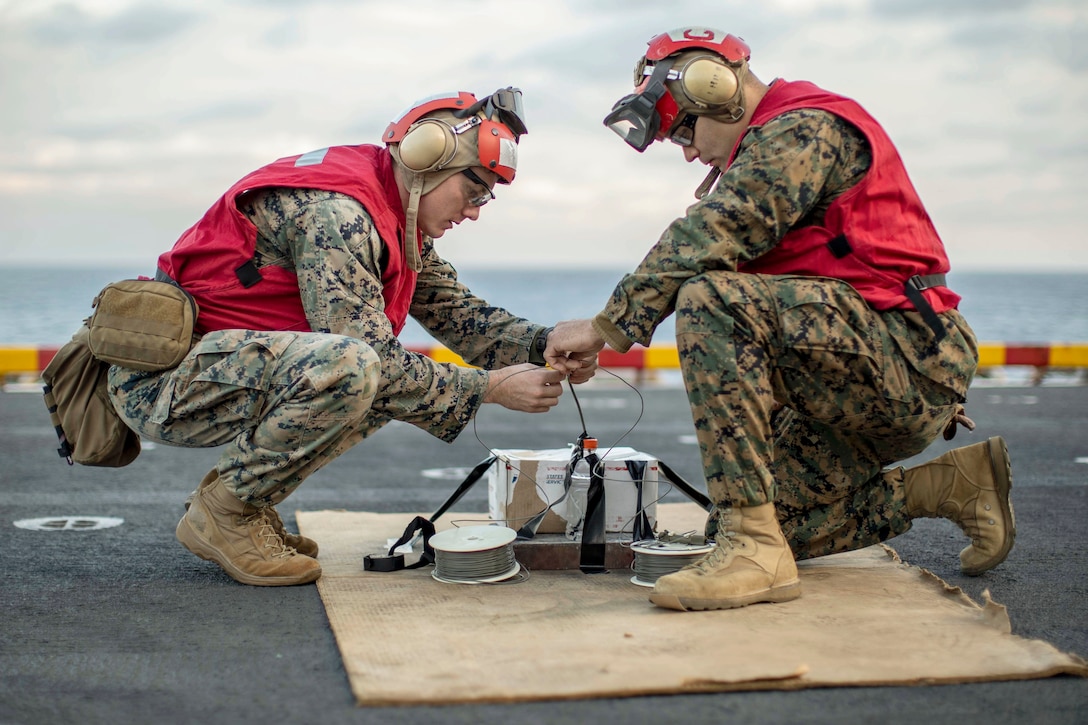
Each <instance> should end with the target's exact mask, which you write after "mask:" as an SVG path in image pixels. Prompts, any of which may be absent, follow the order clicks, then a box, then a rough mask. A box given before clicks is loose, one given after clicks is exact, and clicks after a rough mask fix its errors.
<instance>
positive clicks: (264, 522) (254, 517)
mask: <svg viewBox="0 0 1088 725" xmlns="http://www.w3.org/2000/svg"><path fill="white" fill-rule="evenodd" d="M242 524H243V525H245V526H254V527H257V536H259V537H260V538H261V539H263V540H264V548H265V549H268V553H269V556H271V557H273V558H275V559H286V558H287V557H289V556H294V555H295V550H294V549H293V548H291V547H290V546H287V544H285V543H284V541H283V537H282V536H280V533H279V532H278V531H276V526H275V523H274V522H273V520H272V517H271V516H270V515H269V513H268V509H267V508H262V509H257V510H256V511H254V512H253V513H251V514H248V515H246V516H243V517H242Z"/></svg>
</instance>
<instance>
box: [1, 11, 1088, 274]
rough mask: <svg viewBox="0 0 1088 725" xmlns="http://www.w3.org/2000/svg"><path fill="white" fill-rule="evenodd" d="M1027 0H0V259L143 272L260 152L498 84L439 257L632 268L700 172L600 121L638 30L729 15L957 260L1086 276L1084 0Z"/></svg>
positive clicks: (760, 66)
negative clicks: (867, 146)
mask: <svg viewBox="0 0 1088 725" xmlns="http://www.w3.org/2000/svg"><path fill="white" fill-rule="evenodd" d="M1040 5H1041V4H1039V3H1029V2H1026V1H1025V2H1016V1H1012V0H1006V1H1004V2H991V1H989V0H987V2H981V0H980V1H978V2H966V1H962V2H957V3H953V4H948V3H946V2H943V0H926V1H925V2H923V1H921V0H915V1H914V2H907V1H906V0H904V1H902V2H900V1H898V0H896V1H893V0H841V1H839V2H835V1H833V0H826V1H821V0H777V1H776V2H768V3H760V4H758V5H757V4H753V3H743V4H742V3H728V2H727V3H722V2H713V3H712V2H704V1H699V0H678V1H676V2H670V3H660V2H648V1H647V2H631V1H628V2H619V1H618V0H556V1H555V2H547V3H541V2H528V1H526V2H514V1H511V0H505V1H500V0H480V1H470V0H446V1H445V2H438V1H436V0H424V1H415V2H412V3H410V4H408V3H392V4H391V3H386V2H358V1H352V2H347V1H337V0H327V1H324V2H321V1H311V2H257V1H256V0H249V1H243V0H234V1H230V0H226V1H224V0H156V1H155V2H152V1H151V0H131V1H127V2H126V1H122V0H116V1H109V2H107V1H106V0H69V1H68V2H63V3H49V2H35V3H24V2H17V1H16V0H9V1H8V2H3V1H2V0H0V108H3V109H4V112H3V113H0V263H12V262H28V261H34V260H47V259H56V258H63V259H67V260H69V261H80V262H93V261H103V262H109V261H125V262H128V261H134V260H146V264H147V265H148V266H151V265H152V264H153V263H154V259H155V257H156V256H157V255H158V254H159V253H160V252H161V251H163V250H164V249H166V248H167V247H169V246H170V244H172V243H173V241H174V240H175V239H176V238H177V236H178V235H179V234H180V232H181V231H183V230H184V229H185V228H186V227H188V226H189V225H190V224H191V223H192V222H193V221H195V220H196V218H197V217H199V215H200V214H201V213H203V211H204V210H205V209H206V208H207V207H208V206H209V205H210V204H211V203H212V202H213V201H214V200H215V199H216V197H217V196H218V195H219V194H220V193H222V191H223V190H224V189H226V187H228V186H229V185H230V184H231V183H233V182H234V181H235V180H237V179H238V178H239V177H240V176H242V175H243V174H245V173H247V172H249V171H251V170H252V169H254V168H256V167H258V166H260V165H262V164H264V163H267V162H268V161H271V160H273V159H275V158H278V157H280V156H284V155H288V154H292V153H300V152H303V151H307V150H310V149H312V148H317V147H320V146H324V145H328V144H336V143H360V142H373V141H376V140H377V139H378V137H379V135H380V133H381V131H382V129H384V127H385V124H386V123H387V122H388V120H389V119H390V118H392V117H393V116H394V115H395V114H396V113H397V112H398V111H399V110H401V109H402V108H403V107H405V106H406V105H408V104H409V103H410V102H411V101H412V100H414V99H416V98H418V97H421V96H423V95H427V94H429V93H433V92H436V91H442V90H450V89H457V88H462V89H465V90H471V91H474V92H477V93H486V92H489V91H491V90H493V89H494V88H497V87H501V86H505V85H517V86H520V87H521V88H522V89H523V90H524V91H525V95H526V105H527V110H528V113H529V126H530V133H529V135H528V136H527V137H526V138H525V140H524V142H523V144H522V150H521V154H520V156H521V165H520V176H519V179H518V181H517V182H516V183H515V184H514V185H513V186H511V187H510V188H503V189H501V190H500V192H499V195H500V201H498V202H496V203H495V204H493V205H491V206H489V207H488V208H487V209H486V210H485V211H484V213H483V216H482V218H481V220H480V221H479V222H477V223H475V224H470V225H463V226H461V227H459V228H458V229H457V230H455V231H454V232H451V234H450V235H449V238H448V239H444V240H442V242H441V244H442V245H443V246H442V249H443V251H444V252H446V253H447V254H448V255H449V256H450V258H451V259H453V260H454V261H455V262H456V263H458V265H459V266H469V265H479V264H509V265H517V264H533V265H541V264H549V265H568V264H584V265H602V264H607V265H609V266H612V267H615V266H630V265H633V264H635V263H637V262H638V260H639V259H641V258H642V256H643V254H644V253H645V251H646V249H647V248H648V247H649V246H650V245H651V244H652V243H653V242H654V241H655V240H656V239H657V237H658V235H659V234H660V232H661V231H662V229H663V228H664V226H665V225H666V224H668V223H669V221H671V220H672V219H673V218H675V217H677V216H679V215H681V214H682V213H683V211H684V209H685V208H686V206H687V205H688V204H690V203H691V201H693V198H692V191H693V189H694V188H695V186H696V185H698V183H699V181H701V179H702V177H703V175H704V169H703V168H702V167H696V166H691V165H688V164H685V163H683V160H682V156H681V155H680V153H679V152H678V151H677V150H676V149H674V148H664V147H655V148H651V149H650V150H648V151H647V152H646V153H645V154H641V155H640V154H637V153H635V152H633V151H631V150H629V149H628V148H627V147H626V146H625V145H624V144H623V143H622V142H621V141H619V140H618V139H616V138H615V137H614V136H613V135H612V134H611V133H610V132H609V131H608V130H607V129H605V128H604V127H603V126H602V125H601V118H602V117H603V116H604V114H605V113H606V112H607V111H608V109H609V108H610V107H611V105H612V103H613V102H614V101H615V100H616V99H617V98H618V97H619V96H620V95H622V94H623V93H626V92H627V91H628V90H629V89H630V72H631V68H632V67H633V65H634V62H635V60H636V59H637V58H638V56H639V55H640V54H641V51H642V49H643V48H644V47H645V43H646V41H647V40H648V39H649V38H650V37H651V36H652V35H654V34H656V33H657V32H660V31H663V30H667V29H670V28H672V27H676V26H679V25H682V24H684V23H689V22H694V23H705V24H709V25H716V24H720V23H723V22H726V21H729V20H731V21H732V22H733V23H734V25H732V26H728V27H725V28H724V29H726V30H729V31H730V32H734V33H736V34H738V35H740V36H742V37H744V38H745V39H746V40H747V41H748V42H749V43H750V45H751V46H752V48H753V70H754V71H755V72H756V74H757V75H759V76H760V77H761V78H763V79H764V80H770V79H771V78H773V77H776V76H782V77H786V78H790V79H808V80H813V81H815V82H817V83H819V84H821V85H824V86H825V87H827V88H829V89H831V90H835V91H838V92H841V93H844V94H846V95H849V96H852V97H854V98H856V99H858V100H859V101H861V102H862V104H863V105H865V106H866V107H867V108H868V109H869V110H870V111H871V112H872V113H873V114H874V115H875V116H876V117H877V118H878V119H879V120H880V121H881V122H882V124H883V125H884V126H885V127H886V128H887V129H888V131H889V133H890V134H891V136H892V138H893V139H895V140H896V142H897V144H898V145H899V149H900V152H901V153H902V155H903V157H904V159H905V160H906V162H907V166H908V169H909V171H910V173H911V176H912V179H913V180H914V183H915V185H916V186H917V187H918V189H919V192H920V193H921V195H922V198H923V200H925V201H926V203H927V204H928V206H929V210H930V213H931V215H932V216H933V218H934V220H935V221H936V223H937V226H938V229H939V230H940V232H941V234H942V236H943V237H944V239H945V242H946V244H947V245H948V246H949V249H950V255H951V257H952V259H953V264H954V266H955V267H957V268H960V269H971V268H1009V269H1025V268H1044V267H1061V268H1063V269H1070V268H1079V269H1088V244H1085V243H1084V241H1085V236H1086V234H1085V231H1086V228H1088V226H1086V223H1085V221H1084V215H1083V213H1082V211H1081V208H1080V207H1082V205H1083V204H1082V201H1081V200H1082V199H1084V198H1085V196H1086V192H1088V188H1086V187H1088V182H1086V181H1085V180H1084V173H1083V170H1084V168H1085V156H1086V152H1088V144H1086V142H1085V141H1084V140H1083V139H1084V138H1085V131H1086V130H1088V129H1086V128H1085V121H1084V119H1085V118H1086V114H1085V111H1086V110H1088V75H1086V74H1088V51H1085V50H1084V48H1086V47H1088V45H1086V44H1085V43H1084V40H1085V39H1086V36H1088V11H1085V10H1083V9H1081V3H1079V2H1076V1H1075V0H1068V1H1065V2H1051V3H1048V4H1046V6H1045V7H1039V6H1040ZM723 18H724V19H725V20H723Z"/></svg>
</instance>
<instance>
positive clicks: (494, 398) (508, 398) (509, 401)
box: [484, 363, 565, 413]
mask: <svg viewBox="0 0 1088 725" xmlns="http://www.w3.org/2000/svg"><path fill="white" fill-rule="evenodd" d="M564 377H565V376H564V375H563V373H561V372H559V371H557V370H549V369H547V368H542V367H538V366H536V365H533V364H532V363H524V364H522V365H511V366H510V367H508V368H502V369H501V370H492V371H491V372H490V373H489V374H488V383H487V393H485V394H484V402H485V403H498V404H499V405H501V406H502V407H504V408H509V409H510V410H519V411H521V412H522V413H546V412H548V410H550V409H551V408H553V407H555V406H556V405H558V404H559V396H560V395H562V394H563V385H562V382H563V378H564Z"/></svg>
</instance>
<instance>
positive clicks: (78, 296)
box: [0, 266, 1088, 345]
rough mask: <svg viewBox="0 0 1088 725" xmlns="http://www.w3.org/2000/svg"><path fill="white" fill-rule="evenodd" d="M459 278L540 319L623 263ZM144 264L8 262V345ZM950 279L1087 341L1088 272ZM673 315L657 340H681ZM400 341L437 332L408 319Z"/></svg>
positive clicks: (74, 317) (2, 298)
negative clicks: (11, 264) (84, 265)
mask: <svg viewBox="0 0 1088 725" xmlns="http://www.w3.org/2000/svg"><path fill="white" fill-rule="evenodd" d="M458 271H459V276H460V278H461V279H462V280H463V281H464V282H465V283H466V284H468V286H469V287H470V288H471V289H472V290H473V291H474V292H475V293H476V294H478V295H479V296H481V297H483V298H484V299H486V300H488V301H489V302H491V303H492V304H497V305H501V306H503V307H506V308H507V309H508V310H510V311H511V312H513V313H515V314H518V315H521V316H523V317H526V318H529V319H531V320H534V321H536V322H540V323H541V324H552V323H554V322H557V321H559V320H565V319H572V318H581V317H589V316H592V315H594V314H596V313H597V312H598V311H600V309H601V308H602V307H603V306H604V304H605V302H606V301H607V300H608V297H609V295H610V293H611V291H612V288H613V287H614V286H615V284H616V282H617V281H618V280H619V279H620V277H621V276H622V275H623V273H624V271H625V270H623V269H579V270H546V269H545V270H542V269H531V268H511V269H460V270H458ZM153 272H154V269H144V268H139V267H120V266H118V267H88V268H75V267H71V268H69V267H50V268H47V267H0V345H57V344H62V343H64V342H66V341H67V340H68V339H69V338H70V337H71V334H72V333H73V332H74V331H75V330H76V328H78V327H79V324H80V321H81V320H82V319H83V318H84V317H86V316H88V315H89V314H90V313H91V311H92V310H91V300H92V299H93V298H94V296H95V294H97V293H98V291H99V290H101V289H102V287H104V286H105V285H106V284H108V283H109V282H113V281H116V280H119V279H127V278H132V277H135V276H137V275H139V274H151V273H153ZM949 286H950V287H952V289H954V290H955V291H956V292H958V293H959V294H960V295H962V296H963V302H962V303H961V304H960V310H961V311H962V312H963V314H964V315H965V316H966V318H967V320H968V322H969V323H970V324H971V326H972V327H973V328H974V330H975V334H976V335H977V336H978V338H979V340H980V341H983V342H1004V343H1048V342H1088V273H1048V274H1042V273H1032V274H1024V273H1010V272H1001V273H997V272H985V273H983V272H960V273H953V274H952V275H950V276H949ZM674 334H675V331H674V327H673V322H672V319H671V318H670V319H668V320H666V321H665V323H664V324H662V325H661V327H660V328H658V331H657V333H656V334H655V336H654V342H655V343H660V344H673V343H674V342H675V340H674ZM401 340H402V341H403V342H404V343H405V344H411V345H427V344H431V343H432V342H433V340H432V339H431V338H430V336H429V335H428V334H427V333H426V331H424V330H423V329H422V328H421V327H419V326H418V325H417V324H415V322H413V321H409V324H408V325H407V326H406V328H405V330H404V332H403V333H402V334H401Z"/></svg>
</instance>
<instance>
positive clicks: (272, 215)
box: [240, 188, 542, 441]
mask: <svg viewBox="0 0 1088 725" xmlns="http://www.w3.org/2000/svg"><path fill="white" fill-rule="evenodd" d="M240 208H241V209H242V211H243V212H244V213H245V214H246V215H247V216H249V217H250V219H251V220H252V221H253V222H254V224H255V225H256V226H257V230H258V232H259V235H258V238H257V257H258V262H257V264H258V267H259V266H261V264H262V263H263V264H278V265H281V266H285V267H289V268H293V269H294V270H295V273H296V274H297V275H298V279H299V288H300V290H301V291H302V305H303V308H304V309H305V310H306V318H307V321H308V322H309V323H310V329H312V330H313V331H315V332H331V333H336V334H340V335H347V336H348V337H354V338H357V339H360V340H364V341H365V342H367V344H369V345H370V346H371V347H372V348H373V349H374V351H375V352H376V353H377V354H378V358H379V359H380V360H381V362H382V381H381V386H380V391H379V393H378V397H377V398H376V399H375V400H374V410H375V412H376V413H377V414H379V415H381V416H384V417H386V418H387V419H397V420H401V421H405V422H408V423H411V424H413V425H416V426H418V427H420V428H422V429H423V430H426V431H427V432H428V433H431V434H432V435H434V436H436V437H438V438H441V439H442V440H445V441H451V440H453V439H454V438H456V437H457V435H458V434H459V433H460V432H461V430H462V429H463V428H464V426H465V425H467V424H468V422H469V421H470V420H471V419H472V416H473V415H475V413H476V410H477V409H478V408H479V406H480V403H481V401H482V399H483V395H484V392H485V390H486V387H487V372H486V370H489V369H496V368H500V367H504V366H507V365H511V364H514V363H521V362H528V359H529V343H530V342H531V341H532V339H533V336H534V335H535V334H536V333H537V332H538V331H539V330H540V329H541V327H542V325H536V324H534V323H531V322H529V321H528V320H525V319H523V318H520V317H517V316H515V315H512V314H511V313H509V312H507V311H506V310H505V309H503V308H501V307H495V306H493V305H489V304H488V303H487V302H486V301H485V300H482V299H480V298H478V297H476V296H475V295H473V294H472V292H471V291H469V290H468V289H467V288H466V287H465V286H464V285H463V284H461V282H460V281H458V279H457V272H456V270H455V269H454V268H453V266H452V265H450V264H449V263H448V262H446V261H445V260H443V259H441V258H440V257H439V256H438V254H437V253H436V252H435V249H434V245H433V243H432V242H431V240H430V239H427V238H425V244H424V248H423V251H422V256H423V270H422V271H421V272H420V274H419V277H418V279H417V282H416V292H415V296H414V297H413V298H412V306H411V310H410V314H411V315H412V317H414V318H415V319H416V321H417V322H419V323H420V325H421V326H422V327H423V328H424V329H426V330H428V331H430V332H431V333H432V334H434V335H435V336H436V337H437V339H439V340H441V341H442V342H443V343H444V344H445V345H446V346H447V347H449V348H450V349H451V350H453V351H454V352H456V353H458V354H459V355H461V356H462V357H463V358H464V359H465V361H466V362H468V363H469V364H470V365H475V366H478V367H479V368H482V369H480V370H477V369H472V368H465V367H460V366H457V365H453V364H448V363H436V362H435V361H433V360H431V359H430V358H428V357H427V356H425V355H419V354H416V353H412V352H409V351H408V350H405V349H404V347H403V346H402V345H401V344H400V341H399V340H397V338H396V335H394V334H393V328H392V325H391V324H390V322H389V320H388V318H386V316H385V313H384V310H385V301H384V300H383V298H382V283H381V270H382V265H381V259H382V252H383V240H382V239H380V238H379V236H378V234H377V231H376V230H375V229H374V226H373V224H372V222H371V220H370V216H369V214H367V212H366V210H365V209H364V208H363V206H362V205H361V204H360V203H359V202H358V201H356V200H355V199H352V198H351V197H349V196H345V195H343V194H338V193H334V192H328V191H319V190H314V189H283V188H272V189H261V190H258V191H255V192H253V193H251V194H248V195H246V197H244V199H243V201H242V204H241V207H240ZM384 241H385V242H389V243H391V244H399V243H400V242H399V240H392V241H390V240H384Z"/></svg>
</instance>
